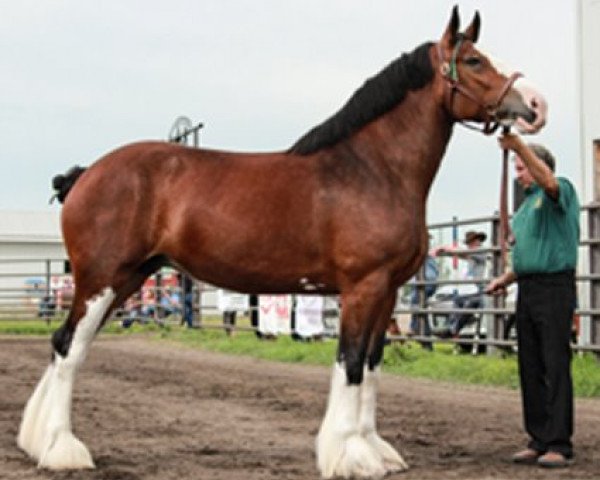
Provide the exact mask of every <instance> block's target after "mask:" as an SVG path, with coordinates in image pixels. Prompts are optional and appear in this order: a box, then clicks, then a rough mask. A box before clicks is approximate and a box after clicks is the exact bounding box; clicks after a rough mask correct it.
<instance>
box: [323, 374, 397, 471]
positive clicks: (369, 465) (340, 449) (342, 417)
mask: <svg viewBox="0 0 600 480" xmlns="http://www.w3.org/2000/svg"><path fill="white" fill-rule="evenodd" d="M360 390H361V387H360V386H358V385H348V383H347V380H346V371H345V368H344V367H343V365H342V364H339V363H337V364H336V365H335V366H334V369H333V375H332V378H331V391H330V394H329V402H328V404H327V412H326V413H325V417H324V418H323V423H322V424H321V428H320V430H319V434H318V436H317V441H316V447H317V466H318V468H319V471H320V472H321V475H322V476H323V478H331V477H334V476H341V477H344V478H350V477H353V478H381V477H383V475H385V473H386V468H385V466H384V464H383V459H382V457H381V456H380V455H379V454H378V453H377V451H375V449H374V448H373V447H372V446H371V445H370V444H369V443H368V442H367V441H366V440H365V438H364V437H363V436H361V435H360V432H359V412H360V401H361V392H360Z"/></svg>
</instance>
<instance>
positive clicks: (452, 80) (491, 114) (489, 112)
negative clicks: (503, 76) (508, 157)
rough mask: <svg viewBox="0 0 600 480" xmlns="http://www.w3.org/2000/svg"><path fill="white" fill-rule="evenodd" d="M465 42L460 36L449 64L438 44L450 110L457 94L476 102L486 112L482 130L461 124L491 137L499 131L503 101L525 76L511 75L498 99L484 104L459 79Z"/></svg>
mask: <svg viewBox="0 0 600 480" xmlns="http://www.w3.org/2000/svg"><path fill="white" fill-rule="evenodd" d="M463 41H464V37H462V36H460V37H459V38H458V40H457V42H456V45H455V46H454V49H453V51H452V57H451V59H450V61H449V62H447V61H446V59H445V58H444V54H443V52H442V46H441V45H440V43H439V42H438V44H437V50H438V57H439V59H440V71H441V74H442V78H443V79H444V80H445V81H446V85H447V86H448V87H449V88H448V90H449V92H450V93H449V95H450V110H452V106H453V105H454V96H455V94H456V93H460V94H461V95H463V96H464V97H466V98H468V99H469V100H471V101H472V102H474V103H475V104H476V105H479V106H480V107H481V108H483V110H484V111H485V115H486V119H485V123H484V126H483V128H482V129H479V128H477V127H475V126H473V125H470V124H468V123H466V122H465V121H464V120H459V122H460V123H462V124H463V125H464V126H465V127H467V128H471V129H473V130H478V131H481V132H483V133H484V134H486V135H491V134H492V133H494V132H495V131H496V130H497V128H498V127H499V125H500V124H499V122H498V121H497V120H496V110H497V109H498V107H499V106H500V104H501V103H502V100H504V97H506V95H507V94H508V92H509V90H510V89H511V88H512V86H513V84H514V83H515V81H516V80H517V79H518V78H520V77H522V76H523V74H521V73H520V72H514V73H513V74H511V75H510V76H509V77H508V78H507V80H506V82H505V83H504V85H503V86H502V89H500V92H499V93H498V96H497V97H496V99H495V100H494V102H492V103H488V104H485V103H483V102H482V101H481V100H479V99H478V98H477V97H476V96H475V95H474V94H473V92H471V90H469V89H468V88H467V87H465V86H464V85H462V84H461V83H460V79H459V77H458V67H457V65H456V61H457V58H458V52H459V50H460V47H461V45H462V42H463Z"/></svg>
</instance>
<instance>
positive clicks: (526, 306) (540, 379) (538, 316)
mask: <svg viewBox="0 0 600 480" xmlns="http://www.w3.org/2000/svg"><path fill="white" fill-rule="evenodd" d="M518 282H519V294H518V299H517V338H518V346H519V354H518V356H519V373H520V378H521V395H522V400H523V415H524V421H525V429H526V431H527V433H528V434H529V436H530V437H531V441H530V443H529V447H530V448H533V449H534V450H537V451H539V452H546V451H553V452H559V453H562V454H563V455H565V456H566V457H568V458H570V457H572V455H573V446H572V443H571V436H572V435H573V385H572V381H571V347H570V343H569V342H570V337H571V325H572V321H573V313H574V310H575V304H576V298H575V275H574V272H573V271H565V272H558V273H546V274H532V275H522V276H519V278H518Z"/></svg>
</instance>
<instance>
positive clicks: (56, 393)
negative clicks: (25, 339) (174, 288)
mask: <svg viewBox="0 0 600 480" xmlns="http://www.w3.org/2000/svg"><path fill="white" fill-rule="evenodd" d="M121 278H125V277H124V274H123V272H122V274H121ZM126 278H127V280H126V281H112V282H110V281H106V283H105V285H113V286H105V287H103V288H98V287H94V289H93V290H90V289H86V288H85V287H86V283H87V282H85V281H81V279H79V281H77V282H76V292H75V297H74V299H73V305H72V308H71V311H70V313H69V317H68V318H67V320H66V321H65V323H64V324H63V325H62V326H61V327H60V329H58V330H57V331H56V332H55V333H54V335H53V337H52V345H53V349H54V351H53V358H52V362H51V363H50V365H49V366H48V368H47V369H46V371H45V373H44V375H43V377H42V379H41V380H40V382H39V383H38V385H37V387H36V388H35V390H34V392H33V394H32V396H31V397H30V399H29V401H28V402H27V405H26V407H25V411H24V413H23V419H22V421H21V426H20V429H19V435H18V438H17V442H18V445H19V446H20V447H21V448H22V449H23V450H25V451H26V452H27V453H28V454H29V455H30V456H31V457H33V458H34V459H36V460H37V461H38V466H39V467H44V468H49V469H54V470H58V469H80V468H93V467H94V463H93V461H92V457H91V455H90V453H89V452H88V449H87V447H86V446H85V445H84V444H83V443H82V442H81V441H80V440H79V439H77V438H76V437H75V436H74V435H73V433H72V428H71V400H72V394H73V384H74V381H75V373H76V371H77V368H78V367H79V366H80V365H81V364H82V363H83V361H84V359H85V356H86V354H87V351H88V348H89V345H90V343H91V341H92V340H93V338H94V336H95V334H96V332H97V331H98V329H99V328H100V326H101V325H102V324H103V322H104V320H105V319H106V318H107V317H108V315H109V314H110V311H111V309H112V308H113V307H115V306H116V305H118V304H119V303H121V302H122V301H123V300H124V299H125V298H126V297H127V296H128V295H129V294H130V293H131V292H132V291H134V290H135V289H136V288H137V287H139V286H140V285H141V283H142V282H143V279H144V278H145V275H144V274H140V273H139V272H137V273H133V272H132V273H131V274H129V275H126ZM113 280H114V279H113ZM115 285H116V286H115ZM92 292H93V293H92Z"/></svg>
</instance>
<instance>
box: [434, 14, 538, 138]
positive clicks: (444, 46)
mask: <svg viewBox="0 0 600 480" xmlns="http://www.w3.org/2000/svg"><path fill="white" fill-rule="evenodd" d="M459 26H460V19H459V16H458V8H457V7H454V9H453V10H452V16H451V18H450V22H449V23H448V26H447V28H446V31H445V32H444V35H443V36H442V38H441V40H440V41H439V42H438V44H437V47H436V50H437V55H436V57H437V63H434V65H435V66H437V75H438V76H439V77H440V79H441V83H442V84H443V85H444V87H443V89H444V93H443V95H444V100H443V101H444V105H445V108H446V110H447V111H448V112H449V113H450V115H451V116H452V117H453V118H454V119H455V120H458V121H462V120H472V121H477V122H485V124H486V126H485V127H484V131H486V132H488V133H489V131H490V130H491V127H490V126H491V125H492V124H493V123H496V124H501V125H504V126H508V125H512V124H514V123H516V124H517V127H518V128H519V129H520V130H521V131H522V132H525V133H534V132H537V131H538V130H539V129H540V128H542V127H543V126H544V124H545V123H546V111H547V106H546V101H545V100H544V97H543V96H542V95H540V94H539V93H538V92H537V91H536V90H535V89H534V88H533V87H531V86H530V85H526V84H525V83H523V82H521V81H519V84H518V85H516V84H515V82H516V81H517V79H518V78H519V77H520V76H521V74H519V73H515V72H508V71H507V70H506V69H503V68H501V67H500V66H499V63H498V62H494V61H492V60H491V59H490V57H488V56H486V55H485V54H484V53H482V52H481V51H480V50H478V49H477V48H475V43H476V42H477V39H478V37H479V29H480V26H481V20H480V17H479V12H476V13H475V16H474V18H473V21H472V22H471V24H470V25H469V27H468V28H467V29H466V30H465V31H464V32H462V33H461V32H459Z"/></svg>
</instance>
